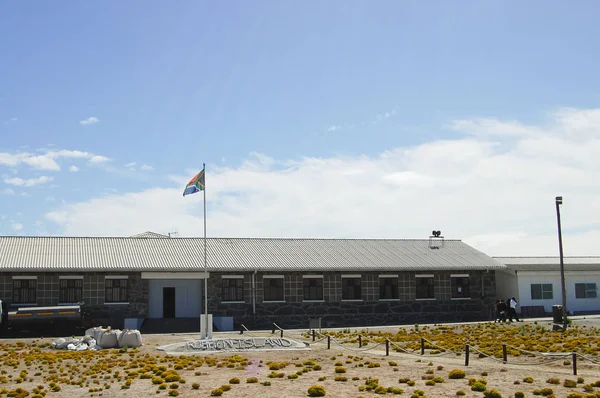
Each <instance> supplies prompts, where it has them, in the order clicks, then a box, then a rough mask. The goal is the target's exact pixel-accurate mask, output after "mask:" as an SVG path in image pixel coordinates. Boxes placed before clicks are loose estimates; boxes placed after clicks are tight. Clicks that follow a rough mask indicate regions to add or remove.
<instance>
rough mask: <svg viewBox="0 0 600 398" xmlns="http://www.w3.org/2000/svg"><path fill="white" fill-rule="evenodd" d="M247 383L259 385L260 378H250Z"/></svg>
mask: <svg viewBox="0 0 600 398" xmlns="http://www.w3.org/2000/svg"><path fill="white" fill-rule="evenodd" d="M246 383H258V378H256V377H248V378H247V379H246Z"/></svg>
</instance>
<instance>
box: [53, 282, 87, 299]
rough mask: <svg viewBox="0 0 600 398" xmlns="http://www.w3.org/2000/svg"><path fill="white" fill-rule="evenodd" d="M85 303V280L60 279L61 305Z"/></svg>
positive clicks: (59, 294)
mask: <svg viewBox="0 0 600 398" xmlns="http://www.w3.org/2000/svg"><path fill="white" fill-rule="evenodd" d="M80 301H83V278H79V277H77V278H60V281H59V285H58V302H59V303H79V302H80Z"/></svg>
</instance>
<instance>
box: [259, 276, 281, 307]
mask: <svg viewBox="0 0 600 398" xmlns="http://www.w3.org/2000/svg"><path fill="white" fill-rule="evenodd" d="M263 301H283V276H272V275H269V276H267V275H265V276H264V277H263Z"/></svg>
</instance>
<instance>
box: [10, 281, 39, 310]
mask: <svg viewBox="0 0 600 398" xmlns="http://www.w3.org/2000/svg"><path fill="white" fill-rule="evenodd" d="M15 279H17V280H35V281H36V282H35V303H27V304H21V303H12V299H13V298H14V292H13V289H14V284H13V283H12V281H14V280H15ZM37 279H38V277H37V275H13V277H12V280H11V296H12V297H11V305H14V306H19V307H35V306H37V300H38V294H37V292H38V285H37Z"/></svg>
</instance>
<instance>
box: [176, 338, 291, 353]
mask: <svg viewBox="0 0 600 398" xmlns="http://www.w3.org/2000/svg"><path fill="white" fill-rule="evenodd" d="M292 345H294V344H293V343H292V342H291V341H290V340H288V339H280V338H272V339H269V338H264V339H263V338H258V339H219V340H197V341H188V342H187V343H186V347H187V348H188V349H190V350H200V351H216V350H251V349H257V348H258V349H260V348H287V347H291V346H292Z"/></svg>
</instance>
